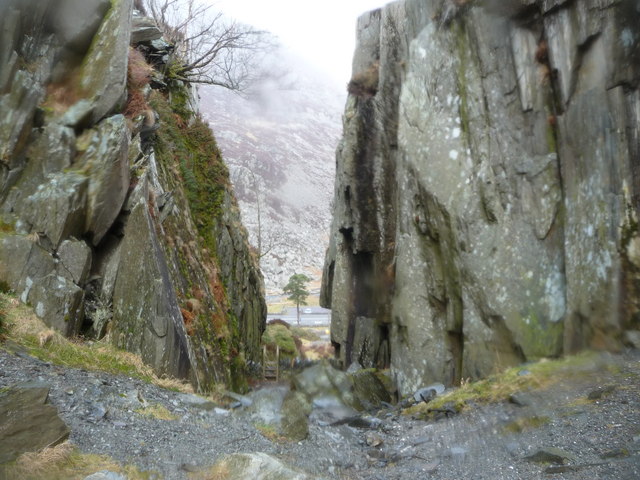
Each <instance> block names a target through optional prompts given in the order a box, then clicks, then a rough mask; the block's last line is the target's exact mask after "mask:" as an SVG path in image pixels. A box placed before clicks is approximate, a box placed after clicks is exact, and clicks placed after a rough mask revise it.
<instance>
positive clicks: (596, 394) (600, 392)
mask: <svg viewBox="0 0 640 480" xmlns="http://www.w3.org/2000/svg"><path fill="white" fill-rule="evenodd" d="M615 389H616V386H615V385H607V386H605V387H598V388H596V389H595V390H592V391H591V392H589V395H587V398H588V399H589V400H600V399H601V398H602V397H603V396H605V395H608V394H610V393H613V391H614V390H615Z"/></svg>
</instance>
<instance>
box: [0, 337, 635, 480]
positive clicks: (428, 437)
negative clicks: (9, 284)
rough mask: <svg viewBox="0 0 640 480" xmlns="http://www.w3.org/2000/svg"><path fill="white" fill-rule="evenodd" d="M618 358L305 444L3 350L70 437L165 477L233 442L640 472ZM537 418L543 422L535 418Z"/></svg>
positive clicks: (623, 363)
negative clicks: (463, 405)
mask: <svg viewBox="0 0 640 480" xmlns="http://www.w3.org/2000/svg"><path fill="white" fill-rule="evenodd" d="M611 361H612V362H613V363H614V364H615V365H616V367H615V368H608V369H602V370H599V371H598V372H589V373H584V372H583V373H581V374H580V375H576V378H575V379H574V381H572V382H571V383H570V384H564V385H560V386H558V385H556V386H554V387H553V388H552V389H550V390H547V391H539V392H529V393H527V394H526V395H524V396H523V397H522V398H520V400H521V403H525V404H528V405H527V406H518V405H516V404H512V403H505V404H497V405H490V406H478V407H476V408H473V409H471V410H470V411H468V412H466V413H464V414H461V415H457V416H454V417H452V418H443V419H441V420H437V421H432V422H423V421H420V420H415V419H412V418H409V417H406V416H401V415H399V414H398V413H397V412H396V411H393V410H390V411H382V412H379V413H378V415H377V416H378V418H379V419H380V420H381V421H380V422H378V423H379V426H378V427H377V428H375V429H362V428H354V427H351V426H348V425H338V426H327V425H318V424H312V425H311V426H310V435H309V438H308V439H307V440H305V441H302V442H297V443H278V442H272V441H270V440H268V439H267V438H265V437H264V436H263V435H262V434H261V433H260V432H259V431H258V430H257V429H256V428H255V427H254V426H253V425H252V423H251V421H250V419H248V418H247V416H246V415H243V414H242V413H241V412H239V411H228V410H224V409H220V408H213V407H214V406H213V405H212V404H210V403H203V401H202V400H201V399H200V398H199V397H195V396H192V395H186V394H182V393H177V392H172V391H167V390H163V389H161V388H158V387H156V386H153V385H149V384H146V383H143V382H141V381H138V380H135V379H131V378H127V377H123V376H114V375H109V374H102V373H94V372H87V371H83V370H78V369H70V368H62V367H59V366H56V365H51V364H48V363H44V362H41V361H39V360H37V359H34V358H32V357H29V356H28V355H25V354H22V353H18V354H12V353H9V352H6V351H3V350H0V387H3V386H9V385H13V384H15V383H18V382H24V381H42V382H46V383H47V384H50V385H51V392H50V401H51V403H52V404H53V405H55V406H56V407H57V408H58V410H59V414H60V416H61V417H62V419H63V420H64V421H65V422H66V423H67V424H68V425H69V427H70V428H71V432H72V433H71V439H70V440H71V442H72V443H74V444H75V445H77V446H78V447H79V448H80V449H81V450H82V451H84V452H88V453H100V454H107V455H110V456H111V457H113V458H114V459H115V460H116V461H119V462H122V463H134V464H136V465H137V466H138V467H139V468H141V469H143V470H154V471H156V472H158V473H159V476H160V477H159V478H165V479H184V478H187V471H189V470H193V469H194V468H196V467H197V466H207V465H212V464H214V463H215V462H216V460H217V459H219V458H220V457H221V456H222V455H224V454H228V453H237V452H265V453H268V454H271V455H274V456H276V457H278V458H279V459H281V460H282V461H284V462H285V463H287V464H290V465H293V466H296V467H298V468H300V469H302V470H304V471H307V472H309V473H311V474H315V475H318V476H320V477H322V478H337V479H371V480H374V479H375V480H396V479H397V480H400V479H402V480H405V479H418V478H433V479H461V478H465V479H471V478H473V479H529V478H548V479H556V478H557V479H560V478H562V479H595V478H597V479H616V480H631V479H639V478H640V354H639V353H638V352H627V353H626V354H624V355H622V356H617V357H612V358H611ZM589 395H591V397H599V398H593V399H592V400H587V397H588V396H589ZM145 405H146V406H156V405H160V406H163V407H164V408H165V409H166V410H167V411H168V412H170V413H171V414H172V415H173V416H174V417H175V419H174V420H160V419H157V418H154V417H150V416H145V415H142V414H141V413H139V412H138V410H140V409H141V407H143V406H145ZM518 419H520V420H518ZM530 419H543V420H542V421H540V422H538V423H541V425H534V426H530V428H527V426H528V424H529V423H531V422H530V421H529V420H530ZM552 447H553V448H559V449H562V450H563V451H565V452H567V453H568V454H570V455H571V457H572V458H570V459H569V460H568V461H567V464H566V465H563V466H560V465H556V466H554V465H550V464H548V463H547V464H545V463H536V462H533V461H530V460H527V459H526V458H525V457H527V456H530V455H533V454H535V453H536V452H538V451H539V450H541V449H544V448H552Z"/></svg>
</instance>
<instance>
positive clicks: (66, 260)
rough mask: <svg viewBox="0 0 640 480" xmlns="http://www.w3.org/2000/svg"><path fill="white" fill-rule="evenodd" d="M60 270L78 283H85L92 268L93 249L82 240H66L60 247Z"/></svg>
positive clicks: (63, 274) (64, 275)
mask: <svg viewBox="0 0 640 480" xmlns="http://www.w3.org/2000/svg"><path fill="white" fill-rule="evenodd" d="M58 259H59V260H60V264H59V268H58V271H59V273H60V275H62V276H63V277H66V278H67V279H68V280H70V281H72V282H73V283H75V284H76V285H84V282H85V281H86V280H87V276H88V275H89V271H90V270H91V249H90V248H89V246H88V245H87V244H86V243H85V242H84V241H82V240H75V239H70V240H65V241H64V242H62V243H61V244H60V247H59V248H58Z"/></svg>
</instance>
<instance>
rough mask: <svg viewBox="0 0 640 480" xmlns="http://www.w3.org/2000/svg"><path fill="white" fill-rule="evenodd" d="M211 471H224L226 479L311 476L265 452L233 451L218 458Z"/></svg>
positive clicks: (297, 479) (300, 479)
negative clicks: (231, 453)
mask: <svg viewBox="0 0 640 480" xmlns="http://www.w3.org/2000/svg"><path fill="white" fill-rule="evenodd" d="M212 471H213V472H217V471H219V472H224V475H225V478H226V479H228V480H245V479H247V478H254V479H256V480H268V479H276V478H277V479H278V480H312V479H314V478H316V477H313V476H311V475H309V474H307V473H303V472H300V471H297V470H294V469H292V468H291V467H288V466H287V465H285V464H283V463H282V462H281V461H280V460H278V459H276V458H274V457H272V456H270V455H267V454H266V453H235V454H233V455H227V456H225V457H223V458H222V459H221V460H219V461H218V462H217V463H216V464H215V465H214V466H213V468H212Z"/></svg>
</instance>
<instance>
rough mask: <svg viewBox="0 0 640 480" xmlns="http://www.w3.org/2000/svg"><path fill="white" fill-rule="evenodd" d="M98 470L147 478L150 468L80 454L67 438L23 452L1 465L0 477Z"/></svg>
mask: <svg viewBox="0 0 640 480" xmlns="http://www.w3.org/2000/svg"><path fill="white" fill-rule="evenodd" d="M100 470H110V471H112V472H116V473H120V474H123V475H125V476H126V477H127V478H128V479H129V480H149V478H151V476H152V473H153V472H142V471H140V470H139V469H138V468H137V467H136V466H134V465H125V466H122V465H119V464H118V463H116V462H115V461H114V460H113V459H111V458H110V457H108V456H106V455H93V454H83V453H81V452H80V451H78V450H77V448H76V447H75V446H73V445H72V444H71V443H69V442H64V443H61V444H59V445H56V446H55V447H49V448H45V449H44V450H42V451H40V452H29V453H23V454H22V455H21V456H20V457H18V458H17V459H16V460H15V461H14V462H11V463H8V464H4V465H2V466H0V478H2V479H5V478H7V479H14V478H15V479H20V480H83V479H84V478H86V477H87V476H88V475H91V474H93V473H96V472H99V471H100Z"/></svg>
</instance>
